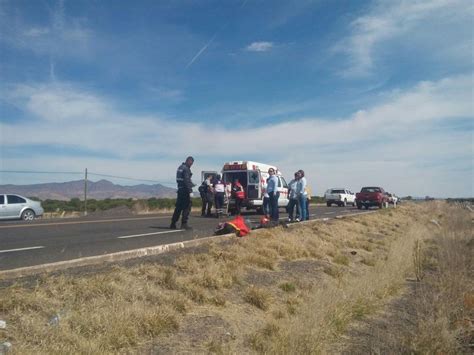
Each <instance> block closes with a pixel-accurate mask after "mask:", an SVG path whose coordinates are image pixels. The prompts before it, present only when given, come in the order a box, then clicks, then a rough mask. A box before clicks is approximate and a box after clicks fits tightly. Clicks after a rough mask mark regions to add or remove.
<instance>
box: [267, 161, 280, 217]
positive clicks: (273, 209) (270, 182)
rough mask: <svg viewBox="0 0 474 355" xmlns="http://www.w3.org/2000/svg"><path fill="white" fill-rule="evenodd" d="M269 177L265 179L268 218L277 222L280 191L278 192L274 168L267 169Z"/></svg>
mask: <svg viewBox="0 0 474 355" xmlns="http://www.w3.org/2000/svg"><path fill="white" fill-rule="evenodd" d="M268 174H269V175H270V177H269V178H268V179H267V193H268V196H269V197H270V220H271V221H272V222H278V220H279V214H278V198H279V197H280V193H279V192H278V178H277V177H276V175H275V169H273V168H270V169H268Z"/></svg>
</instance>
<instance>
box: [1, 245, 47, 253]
mask: <svg viewBox="0 0 474 355" xmlns="http://www.w3.org/2000/svg"><path fill="white" fill-rule="evenodd" d="M42 248H44V247H43V246H37V247H28V248H18V249H8V250H0V253H12V252H14V251H23V250H33V249H42Z"/></svg>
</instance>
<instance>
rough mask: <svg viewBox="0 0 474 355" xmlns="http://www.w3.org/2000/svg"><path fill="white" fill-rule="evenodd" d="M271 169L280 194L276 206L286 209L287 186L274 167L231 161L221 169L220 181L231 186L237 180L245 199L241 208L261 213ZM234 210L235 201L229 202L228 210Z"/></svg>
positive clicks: (250, 162)
mask: <svg viewBox="0 0 474 355" xmlns="http://www.w3.org/2000/svg"><path fill="white" fill-rule="evenodd" d="M269 168H273V169H274V170H275V172H276V173H275V175H276V177H277V179H278V186H277V191H278V192H279V193H280V198H279V199H278V206H279V207H280V208H286V206H287V205H288V202H289V200H288V184H287V183H286V181H285V179H284V177H283V175H282V173H281V171H280V170H279V169H278V168H277V167H276V166H274V165H269V164H262V163H258V162H255V161H231V162H226V163H225V164H224V166H223V167H222V179H223V180H224V182H225V183H226V184H229V185H230V184H231V183H232V182H234V180H235V179H239V182H240V183H241V184H242V187H243V188H244V192H245V199H244V200H243V202H242V207H245V208H246V209H247V210H252V209H254V210H257V211H258V212H259V213H263V210H262V207H263V196H264V192H265V188H266V181H267V179H268V177H269V174H268V169H269ZM204 173H208V174H211V173H213V174H217V172H211V171H206V172H203V175H204ZM234 208H235V199H234V198H233V197H231V198H230V200H229V209H230V210H231V211H232V210H233V209H234Z"/></svg>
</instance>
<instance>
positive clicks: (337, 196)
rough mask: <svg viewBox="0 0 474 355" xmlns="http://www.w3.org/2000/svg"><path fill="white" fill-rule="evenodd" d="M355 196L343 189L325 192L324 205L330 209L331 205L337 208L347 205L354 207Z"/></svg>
mask: <svg viewBox="0 0 474 355" xmlns="http://www.w3.org/2000/svg"><path fill="white" fill-rule="evenodd" d="M355 198H356V197H355V194H354V193H353V192H351V191H350V190H348V189H345V188H333V189H329V190H327V191H326V193H325V194H324V199H325V200H326V205H327V206H328V207H330V206H331V205H332V204H336V205H338V206H347V205H348V204H350V205H352V206H355V204H356V202H355Z"/></svg>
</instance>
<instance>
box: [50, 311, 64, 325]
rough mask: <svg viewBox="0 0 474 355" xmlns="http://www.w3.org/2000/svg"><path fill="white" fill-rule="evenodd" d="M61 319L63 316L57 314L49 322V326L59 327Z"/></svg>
mask: <svg viewBox="0 0 474 355" xmlns="http://www.w3.org/2000/svg"><path fill="white" fill-rule="evenodd" d="M60 319H61V316H60V315H59V313H58V314H55V315H54V316H53V317H51V319H50V320H49V321H48V325H50V326H52V327H56V326H58V325H59V320H60Z"/></svg>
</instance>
